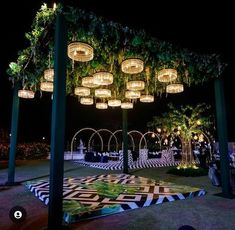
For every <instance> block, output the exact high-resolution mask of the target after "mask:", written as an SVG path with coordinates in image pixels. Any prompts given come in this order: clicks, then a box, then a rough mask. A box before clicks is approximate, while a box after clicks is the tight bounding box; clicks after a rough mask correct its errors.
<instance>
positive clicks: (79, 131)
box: [70, 128, 104, 159]
mask: <svg viewBox="0 0 235 230" xmlns="http://www.w3.org/2000/svg"><path fill="white" fill-rule="evenodd" d="M85 130H90V131H93V132H94V133H96V132H97V131H96V130H95V129H93V128H83V129H80V130H78V131H77V132H76V133H75V134H74V136H73V138H72V141H71V145H70V152H71V155H72V159H73V142H74V140H75V138H76V136H77V135H78V134H79V133H81V132H83V131H85ZM97 135H98V136H99V138H100V142H101V151H103V148H104V142H103V139H102V137H101V135H100V134H99V133H97Z"/></svg>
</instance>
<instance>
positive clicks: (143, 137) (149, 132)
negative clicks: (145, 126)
mask: <svg viewBox="0 0 235 230" xmlns="http://www.w3.org/2000/svg"><path fill="white" fill-rule="evenodd" d="M147 134H155V136H156V137H157V138H158V141H159V142H160V149H161V148H162V145H161V139H160V137H159V136H158V134H157V133H155V132H152V131H148V132H146V133H144V134H143V136H142V137H141V139H140V142H139V150H140V149H141V144H142V141H143V139H145V136H146V135H147ZM147 147H148V146H147V141H146V139H145V146H144V148H147Z"/></svg>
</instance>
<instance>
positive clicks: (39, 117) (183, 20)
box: [0, 0, 235, 141]
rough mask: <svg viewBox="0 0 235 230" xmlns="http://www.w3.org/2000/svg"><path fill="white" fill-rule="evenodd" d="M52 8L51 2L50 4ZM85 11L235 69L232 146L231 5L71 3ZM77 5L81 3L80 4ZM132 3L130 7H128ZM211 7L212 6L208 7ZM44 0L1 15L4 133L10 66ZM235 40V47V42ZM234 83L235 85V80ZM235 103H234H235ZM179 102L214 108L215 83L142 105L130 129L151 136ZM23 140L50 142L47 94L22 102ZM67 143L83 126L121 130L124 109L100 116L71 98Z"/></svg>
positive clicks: (149, 0)
mask: <svg viewBox="0 0 235 230" xmlns="http://www.w3.org/2000/svg"><path fill="white" fill-rule="evenodd" d="M44 2H47V3H49V4H50V5H52V3H51V1H44ZM66 2H68V4H73V5H76V6H78V7H80V8H81V9H84V10H87V11H93V12H94V13H96V14H97V15H98V16H103V17H105V18H108V19H110V20H113V21H116V22H119V23H121V24H123V25H127V26H129V27H132V28H136V29H144V30H145V31H146V32H147V33H149V34H150V35H152V36H154V37H157V38H159V39H161V40H165V41H168V42H171V43H173V44H175V45H177V46H180V47H184V48H188V49H190V50H192V51H194V52H197V53H201V54H211V53H218V54H220V55H221V58H222V59H223V60H224V61H225V62H227V63H228V64H229V65H228V67H227V70H226V71H225V73H224V76H223V77H224V79H225V89H226V92H225V93H226V94H225V96H226V103H227V116H228V134H229V139H230V141H232V140H233V141H234V140H235V119H234V117H235V97H234V89H233V84H231V81H232V77H234V76H233V75H234V73H232V66H234V65H232V51H233V50H234V38H233V37H232V30H233V28H234V26H232V13H231V12H232V7H231V5H229V3H226V1H223V2H222V3H220V4H218V3H215V2H214V1H211V4H208V1H202V2H200V1H187V3H184V2H182V1H164V2H165V3H159V1H156V3H155V4H154V5H153V0H145V1H142V2H141V4H140V5H139V3H138V2H139V1H127V0H125V1H124V0H121V1H101V0H100V1H95V0H94V1H89V0H79V1H66ZM74 2H77V3H74ZM127 2H128V5H125V4H126V3H127ZM205 2H207V4H206V5H205ZM42 3H43V1H26V0H23V1H14V2H11V1H7V2H6V3H4V9H6V11H7V12H8V14H7V16H5V15H3V14H1V28H2V33H1V47H2V49H1V51H2V52H1V55H0V57H1V65H0V71H1V74H0V108H1V113H0V129H2V128H3V129H7V130H10V118H11V104H12V101H11V100H12V92H11V83H10V82H9V81H8V76H7V74H6V69H7V67H8V64H9V62H11V61H15V60H16V58H17V52H18V51H19V50H21V49H23V48H25V47H26V46H28V44H27V41H26V39H25V37H24V34H25V32H28V31H30V26H31V22H32V19H33V18H34V16H35V14H36V12H37V10H38V9H39V8H40V6H41V4H42ZM232 40H233V42H232ZM233 82H234V81H233ZM232 99H233V100H232ZM169 102H173V103H174V104H176V105H180V104H196V103H199V102H206V103H208V104H211V105H212V108H214V91H213V82H209V83H206V84H205V85H203V86H202V85H200V86H197V87H192V88H190V89H189V88H186V89H185V92H184V93H182V94H179V95H168V96H167V97H165V96H163V97H162V98H156V100H155V103H153V104H143V103H141V104H140V103H137V104H136V105H135V107H134V110H133V111H131V112H129V121H128V122H129V129H138V130H141V131H146V130H147V128H146V123H147V122H148V121H150V120H151V119H152V117H153V115H159V114H161V113H162V112H164V111H165V110H166V105H167V104H168V103H169ZM20 103H21V104H20V120H19V134H20V135H19V138H20V141H32V140H41V139H42V137H43V136H45V137H46V139H47V140H49V138H50V121H51V99H50V95H49V94H46V93H43V96H42V97H41V98H40V95H39V93H37V95H36V98H35V99H33V100H22V99H21V101H20ZM66 103H67V113H66V140H71V136H72V135H73V134H74V133H75V132H76V131H77V130H78V129H79V128H82V127H93V128H109V129H111V130H116V129H119V128H121V109H108V111H99V110H97V109H95V108H94V107H86V106H82V105H80V103H79V102H78V101H77V99H76V98H74V97H67V102H66Z"/></svg>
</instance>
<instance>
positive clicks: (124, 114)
mask: <svg viewBox="0 0 235 230" xmlns="http://www.w3.org/2000/svg"><path fill="white" fill-rule="evenodd" d="M127 138H128V137H127V109H122V139H123V173H128V139H127Z"/></svg>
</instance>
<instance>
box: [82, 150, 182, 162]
mask: <svg viewBox="0 0 235 230" xmlns="http://www.w3.org/2000/svg"><path fill="white" fill-rule="evenodd" d="M155 158H156V159H164V160H166V161H169V162H174V160H175V158H176V157H175V155H174V153H173V152H172V151H170V150H162V151H159V152H157V151H156V152H149V151H148V149H141V150H140V152H138V151H131V150H128V160H129V163H132V162H133V161H146V160H148V159H155ZM177 160H178V158H177ZM84 161H85V162H101V163H108V162H109V161H119V162H123V153H122V150H120V151H119V152H95V151H90V152H85V154H84Z"/></svg>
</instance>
